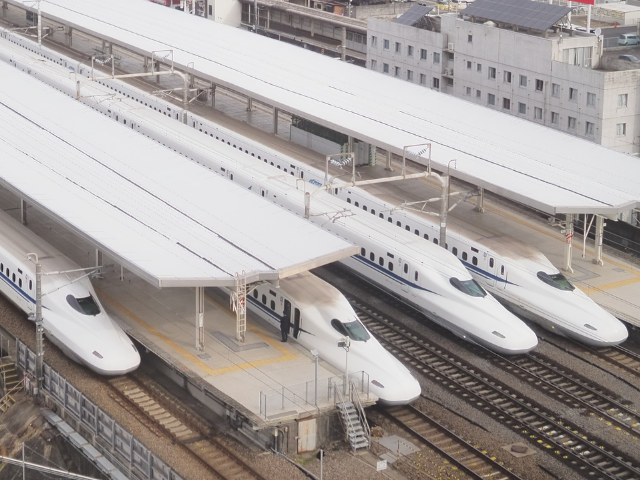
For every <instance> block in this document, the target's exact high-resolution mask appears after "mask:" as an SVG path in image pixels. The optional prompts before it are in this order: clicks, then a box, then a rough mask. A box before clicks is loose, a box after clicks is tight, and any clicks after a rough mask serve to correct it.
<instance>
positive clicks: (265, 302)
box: [262, 295, 267, 305]
mask: <svg viewBox="0 0 640 480" xmlns="http://www.w3.org/2000/svg"><path fill="white" fill-rule="evenodd" d="M262 304H263V305H266V304H267V296H266V295H262Z"/></svg>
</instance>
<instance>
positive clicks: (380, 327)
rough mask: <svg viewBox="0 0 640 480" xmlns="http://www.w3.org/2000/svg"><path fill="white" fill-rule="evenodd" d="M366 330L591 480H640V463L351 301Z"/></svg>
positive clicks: (397, 325)
mask: <svg viewBox="0 0 640 480" xmlns="http://www.w3.org/2000/svg"><path fill="white" fill-rule="evenodd" d="M350 301H351V303H352V306H353V307H354V308H355V309H356V311H357V312H358V315H359V317H360V319H361V320H362V322H363V323H364V324H365V325H366V326H367V328H368V329H369V330H370V331H371V332H372V333H373V334H374V335H376V336H377V337H378V339H379V340H380V341H381V342H382V343H383V344H385V345H386V347H387V349H388V350H389V351H390V352H391V353H392V354H394V355H396V356H397V357H398V358H399V359H400V360H403V361H404V362H405V363H407V364H408V365H410V366H412V367H413V368H415V369H417V370H419V371H421V372H422V373H423V374H424V375H426V376H427V377H429V378H431V379H432V380H433V381H437V382H439V383H441V384H443V385H444V386H445V387H447V389H448V390H449V391H451V392H452V393H456V394H458V395H459V396H460V397H461V398H464V399H466V400H467V401H473V402H474V403H475V404H476V405H477V406H481V408H482V409H483V410H484V411H485V412H486V413H487V414H489V415H490V416H492V417H494V418H496V419H497V420H498V421H500V422H501V423H502V424H504V425H506V426H509V427H510V428H512V429H513V430H515V431H517V432H518V433H520V434H522V435H525V436H526V437H527V439H528V440H529V441H530V442H531V443H534V444H535V445H537V446H538V447H539V448H542V449H543V450H545V451H549V450H550V451H552V452H554V453H556V454H557V455H558V457H560V458H562V459H564V460H566V461H568V462H569V463H570V465H571V466H572V467H573V468H574V469H575V470H576V471H577V472H579V473H580V474H581V475H584V476H586V477H588V478H592V479H613V478H615V479H640V463H638V462H637V460H635V459H631V458H625V456H624V455H622V454H621V453H619V452H616V451H615V449H613V448H612V447H611V446H609V445H606V444H605V443H604V442H602V441H600V440H597V439H592V438H589V437H588V436H587V435H586V434H585V433H583V432H580V431H579V429H578V428H577V427H576V426H574V425H571V424H568V423H566V422H564V421H563V420H562V419H560V418H557V417H556V416H555V415H554V414H553V413H551V412H549V411H546V410H545V408H544V407H543V406H542V405H539V404H536V403H534V402H532V401H530V400H528V399H526V398H523V397H522V395H520V394H519V393H518V392H516V391H514V390H512V389H511V388H510V387H508V386H507V385H504V384H502V383H500V382H498V381H496V380H494V379H491V378H489V377H488V376H486V375H485V374H483V373H480V372H477V371H476V370H475V369H474V367H472V366H470V365H469V364H467V363H466V362H465V361H464V360H462V359H460V358H457V357H455V356H453V355H451V354H450V353H448V352H445V351H444V350H443V349H441V348H440V347H437V346H435V345H431V344H429V343H428V342H427V341H426V340H424V339H423V338H421V336H420V335H418V334H416V333H414V332H413V331H411V330H410V329H408V328H407V327H405V326H403V325H401V324H400V323H398V322H395V321H393V320H391V319H389V318H388V317H387V316H386V315H384V314H381V313H380V312H378V311H376V310H374V309H372V308H370V307H368V306H367V305H364V304H363V303H361V302H359V301H357V300H355V299H353V297H351V298H350Z"/></svg>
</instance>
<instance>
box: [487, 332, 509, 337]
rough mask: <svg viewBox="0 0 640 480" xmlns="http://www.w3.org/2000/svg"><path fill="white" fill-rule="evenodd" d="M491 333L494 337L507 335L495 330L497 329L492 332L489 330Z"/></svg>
mask: <svg viewBox="0 0 640 480" xmlns="http://www.w3.org/2000/svg"><path fill="white" fill-rule="evenodd" d="M491 333H493V334H494V335H495V336H496V337H500V338H507V337H505V336H504V335H503V334H501V333H500V332H497V331H495V330H494V331H493V332H491Z"/></svg>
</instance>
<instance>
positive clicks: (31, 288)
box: [29, 280, 33, 290]
mask: <svg viewBox="0 0 640 480" xmlns="http://www.w3.org/2000/svg"><path fill="white" fill-rule="evenodd" d="M29 290H33V282H32V281H31V280H29Z"/></svg>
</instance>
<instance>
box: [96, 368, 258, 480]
mask: <svg viewBox="0 0 640 480" xmlns="http://www.w3.org/2000/svg"><path fill="white" fill-rule="evenodd" d="M108 383H109V384H110V385H111V386H112V387H113V388H114V389H115V390H116V391H117V392H118V393H119V394H120V396H121V397H122V398H123V399H125V400H126V401H127V402H128V403H129V404H130V405H131V406H133V407H135V409H136V410H137V411H138V413H139V414H143V415H144V417H145V419H146V422H144V421H143V423H145V425H146V424H147V423H151V424H152V427H151V429H152V431H154V433H156V435H158V431H160V432H162V433H163V434H164V435H168V436H169V437H171V438H172V439H173V440H174V441H175V442H176V444H178V445H180V446H182V447H184V448H185V449H187V450H188V451H189V452H190V453H191V454H192V455H194V456H195V457H196V458H197V459H198V460H200V461H201V462H202V463H203V464H205V465H206V466H207V467H208V468H209V470H210V471H211V473H212V474H213V475H214V476H215V478H218V479H221V480H264V477H262V476H261V475H260V474H258V473H257V472H256V471H255V470H253V469H252V468H251V467H250V466H249V465H247V464H246V463H245V462H244V461H243V460H242V459H240V458H239V457H238V456H236V455H235V454H233V453H232V452H231V451H230V450H229V449H228V448H227V447H226V446H224V445H223V444H222V443H221V442H220V441H218V440H216V439H215V438H213V437H212V436H210V435H209V433H210V432H209V431H208V429H207V428H206V423H204V422H202V421H198V418H197V417H195V416H194V415H190V414H189V413H188V412H186V411H185V409H184V408H183V407H182V408H181V407H179V403H180V402H179V400H178V399H173V398H172V397H171V396H170V394H168V393H166V392H164V391H161V389H160V388H158V387H154V386H153V385H151V384H150V382H149V381H147V382H145V385H142V383H141V382H139V381H137V380H136V379H135V378H134V377H133V375H127V376H124V377H118V378H114V379H111V380H109V381H108ZM147 426H148V425H147Z"/></svg>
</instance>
